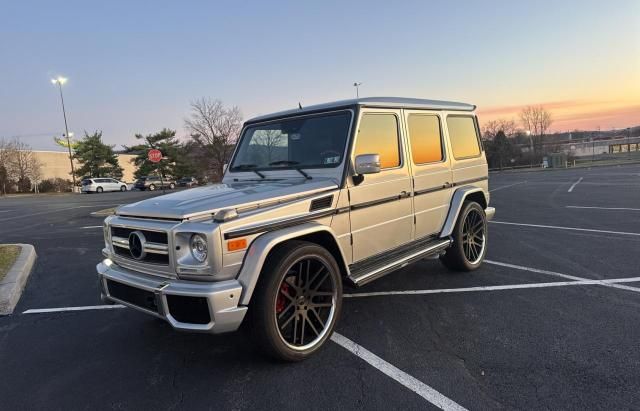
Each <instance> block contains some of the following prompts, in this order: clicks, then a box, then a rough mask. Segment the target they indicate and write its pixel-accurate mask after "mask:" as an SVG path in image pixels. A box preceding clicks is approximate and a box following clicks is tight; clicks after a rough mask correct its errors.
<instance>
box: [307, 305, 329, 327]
mask: <svg viewBox="0 0 640 411" xmlns="http://www.w3.org/2000/svg"><path fill="white" fill-rule="evenodd" d="M310 311H311V312H312V313H313V315H315V316H316V319H317V320H318V322H319V323H320V325H321V326H322V329H323V330H324V325H325V322H324V321H322V319H321V318H320V314H318V312H317V311H316V309H315V308H312V309H311V310H310Z"/></svg>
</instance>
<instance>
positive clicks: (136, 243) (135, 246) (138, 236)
mask: <svg viewBox="0 0 640 411" xmlns="http://www.w3.org/2000/svg"><path fill="white" fill-rule="evenodd" d="M146 242H147V240H146V239H145V238H144V234H142V233H141V232H140V231H133V232H132V233H131V234H129V253H130V254H131V257H133V258H135V259H136V260H142V259H143V258H144V256H145V255H146V254H147V253H146V252H145V251H144V244H145V243H146Z"/></svg>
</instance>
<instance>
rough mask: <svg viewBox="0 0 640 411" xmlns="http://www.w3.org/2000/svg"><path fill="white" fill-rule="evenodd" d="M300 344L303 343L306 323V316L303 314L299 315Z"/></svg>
mask: <svg viewBox="0 0 640 411" xmlns="http://www.w3.org/2000/svg"><path fill="white" fill-rule="evenodd" d="M300 319H301V321H300V344H302V345H304V329H305V328H306V327H305V325H306V323H307V320H306V318H305V317H304V316H303V315H300Z"/></svg>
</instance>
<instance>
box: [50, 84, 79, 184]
mask: <svg viewBox="0 0 640 411" xmlns="http://www.w3.org/2000/svg"><path fill="white" fill-rule="evenodd" d="M66 82H67V79H66V78H64V77H62V76H58V77H57V78H52V79H51V83H52V84H57V85H58V89H59V90H60V102H61V103H62V116H63V117H64V131H65V137H67V148H68V149H69V163H71V179H72V180H73V188H72V190H71V192H75V190H76V172H75V170H74V169H73V155H72V154H71V140H70V139H69V138H70V136H69V127H68V126H67V112H66V111H65V109H64V97H62V85H63V84H64V83H66Z"/></svg>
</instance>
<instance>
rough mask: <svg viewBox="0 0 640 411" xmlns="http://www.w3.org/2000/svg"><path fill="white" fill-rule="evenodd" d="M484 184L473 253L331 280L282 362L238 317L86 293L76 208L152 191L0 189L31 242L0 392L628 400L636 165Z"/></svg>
mask: <svg viewBox="0 0 640 411" xmlns="http://www.w3.org/2000/svg"><path fill="white" fill-rule="evenodd" d="M490 189H491V202H492V205H493V206H495V207H496V210H497V211H496V216H495V219H494V221H493V222H491V223H490V224H489V250H488V255H487V261H486V263H485V264H484V265H483V267H481V269H479V270H477V271H475V272H472V273H464V274H462V273H451V272H448V271H447V270H446V269H445V268H444V267H443V266H442V265H441V264H440V263H439V261H437V260H433V259H430V260H423V261H420V262H418V263H415V264H413V265H410V266H407V267H405V268H404V269H402V270H400V271H399V272H396V273H393V274H390V275H388V276H386V277H384V278H382V279H380V280H378V281H376V282H373V283H371V284H370V285H367V286H365V287H362V288H357V289H355V288H347V289H345V293H348V294H347V296H346V297H348V298H346V299H345V303H344V306H343V313H342V318H341V320H340V322H339V324H338V327H337V333H336V334H335V335H334V337H333V340H334V341H333V342H332V343H329V344H327V346H326V347H325V348H324V349H323V350H322V351H321V352H319V353H318V355H316V356H315V357H313V358H311V359H309V360H308V361H304V362H302V363H297V364H282V363H277V362H273V361H270V360H268V359H265V358H264V357H263V356H262V355H261V354H260V353H259V352H258V351H256V350H255V349H254V348H253V347H252V342H251V340H250V339H249V338H248V337H246V335H245V334H243V333H242V332H239V333H233V334H227V335H220V336H212V335H202V334H184V333H178V332H175V331H173V330H172V329H171V327H170V326H169V325H168V324H165V323H163V322H162V321H159V320H156V319H152V318H149V317H147V316H145V315H143V314H139V313H137V312H134V311H133V310H129V309H120V308H112V307H110V306H109V308H104V307H94V306H99V305H100V304H101V302H100V299H99V295H98V291H97V286H96V273H95V265H96V263H97V262H98V261H99V260H100V259H101V253H100V250H101V248H102V246H103V240H102V230H101V220H100V219H98V218H96V217H91V216H90V215H89V214H90V212H92V211H96V210H99V209H102V208H108V207H111V206H114V205H117V204H123V203H129V202H133V201H137V200H139V199H142V198H147V197H149V196H155V195H161V194H162V193H159V192H155V193H149V192H125V193H110V194H106V193H105V194H102V195H82V196H81V195H74V196H71V195H68V196H44V195H42V196H31V197H24V198H20V197H12V198H5V199H0V243H21V242H22V243H30V244H33V245H34V246H35V248H36V251H37V253H38V261H37V265H36V267H35V269H34V271H33V272H32V274H31V277H30V279H29V282H28V284H27V287H26V290H25V292H24V294H23V296H22V299H21V301H20V303H19V305H18V307H17V308H16V311H15V313H14V314H13V315H12V316H8V317H0V370H2V374H1V376H0V408H2V409H36V408H38V409H41V408H46V409H69V408H74V409H76V408H83V409H175V408H189V409H203V408H211V409H302V408H305V409H307V408H308V409H390V408H393V409H435V408H436V406H440V407H445V408H451V409H455V408H456V407H460V408H467V409H516V408H520V409H548V408H550V409H629V408H636V409H637V408H640V372H639V370H640V270H639V267H640V165H625V166H616V167H598V168H592V169H569V170H558V171H539V172H503V173H494V174H491V176H490ZM83 307H84V308H83ZM48 309H56V310H53V311H51V312H49V311H47V310H48Z"/></svg>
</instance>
